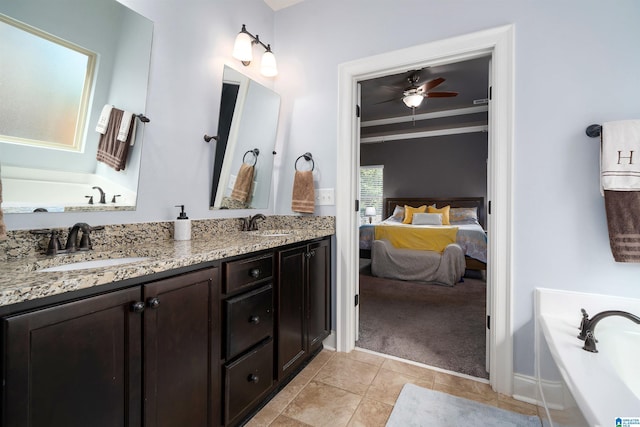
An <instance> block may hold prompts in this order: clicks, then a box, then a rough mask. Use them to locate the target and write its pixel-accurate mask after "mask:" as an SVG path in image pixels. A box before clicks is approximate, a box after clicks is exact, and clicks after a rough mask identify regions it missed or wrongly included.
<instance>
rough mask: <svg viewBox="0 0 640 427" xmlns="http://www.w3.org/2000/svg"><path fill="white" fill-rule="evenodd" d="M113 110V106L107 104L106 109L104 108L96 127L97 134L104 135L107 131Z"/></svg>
mask: <svg viewBox="0 0 640 427" xmlns="http://www.w3.org/2000/svg"><path fill="white" fill-rule="evenodd" d="M111 110H113V105H109V104H106V105H105V106H104V107H102V112H101V113H100V117H99V118H98V124H97V125H96V132H98V133H101V134H102V135H104V133H105V132H106V131H107V126H108V125H109V118H110V117H111Z"/></svg>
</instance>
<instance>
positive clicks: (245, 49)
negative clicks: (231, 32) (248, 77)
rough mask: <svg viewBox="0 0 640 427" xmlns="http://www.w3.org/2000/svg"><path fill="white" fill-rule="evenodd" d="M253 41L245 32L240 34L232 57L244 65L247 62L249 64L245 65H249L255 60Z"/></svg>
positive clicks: (234, 45)
mask: <svg viewBox="0 0 640 427" xmlns="http://www.w3.org/2000/svg"><path fill="white" fill-rule="evenodd" d="M252 41H253V40H252V39H251V36H250V35H249V34H247V33H245V32H244V31H241V32H240V33H238V36H237V37H236V41H235V43H234V44H233V54H232V56H233V57H234V58H235V59H237V60H239V61H242V62H243V63H245V62H246V63H247V64H245V65H248V63H249V62H251V60H252V59H253V52H252V51H251V49H252V48H251V42H252Z"/></svg>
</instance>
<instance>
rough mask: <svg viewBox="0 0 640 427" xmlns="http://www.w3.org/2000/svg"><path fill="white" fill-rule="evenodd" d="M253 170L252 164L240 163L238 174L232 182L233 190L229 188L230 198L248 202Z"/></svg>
mask: <svg viewBox="0 0 640 427" xmlns="http://www.w3.org/2000/svg"><path fill="white" fill-rule="evenodd" d="M253 172H254V168H253V166H252V165H248V164H246V163H242V165H240V170H238V175H237V176H236V182H235V183H234V184H233V190H231V198H232V199H233V200H237V201H239V202H245V203H246V202H248V201H249V200H250V199H251V189H252V188H253Z"/></svg>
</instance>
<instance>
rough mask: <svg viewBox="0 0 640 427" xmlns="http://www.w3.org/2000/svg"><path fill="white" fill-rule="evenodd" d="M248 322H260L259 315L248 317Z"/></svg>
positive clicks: (255, 323)
mask: <svg viewBox="0 0 640 427" xmlns="http://www.w3.org/2000/svg"><path fill="white" fill-rule="evenodd" d="M249 323H253V324H254V325H257V324H258V323H260V316H251V317H249Z"/></svg>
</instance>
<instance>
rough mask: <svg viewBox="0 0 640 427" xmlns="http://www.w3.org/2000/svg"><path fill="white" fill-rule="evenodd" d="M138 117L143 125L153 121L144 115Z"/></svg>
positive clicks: (137, 115)
mask: <svg viewBox="0 0 640 427" xmlns="http://www.w3.org/2000/svg"><path fill="white" fill-rule="evenodd" d="M136 117H137V118H139V119H140V121H141V122H142V123H149V122H150V121H151V120H149V118H148V117H147V116H145V115H144V114H136Z"/></svg>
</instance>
